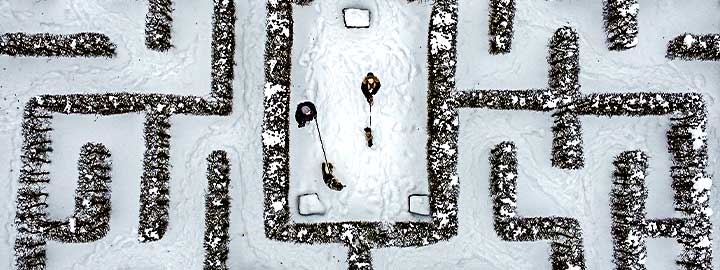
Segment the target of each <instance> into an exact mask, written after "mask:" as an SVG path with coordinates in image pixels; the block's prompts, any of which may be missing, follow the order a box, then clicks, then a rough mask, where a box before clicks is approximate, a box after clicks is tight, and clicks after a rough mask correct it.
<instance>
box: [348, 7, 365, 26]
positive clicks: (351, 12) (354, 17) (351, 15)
mask: <svg viewBox="0 0 720 270" xmlns="http://www.w3.org/2000/svg"><path fill="white" fill-rule="evenodd" d="M343 18H344V20H345V27H347V28H368V27H370V11H369V10H367V9H359V8H344V9H343Z"/></svg>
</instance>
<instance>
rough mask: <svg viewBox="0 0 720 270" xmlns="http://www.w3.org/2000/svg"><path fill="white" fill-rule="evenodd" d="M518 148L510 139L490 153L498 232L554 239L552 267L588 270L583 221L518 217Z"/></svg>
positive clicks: (508, 238)
mask: <svg viewBox="0 0 720 270" xmlns="http://www.w3.org/2000/svg"><path fill="white" fill-rule="evenodd" d="M517 163H518V162H517V151H516V149H515V145H514V144H513V143H511V142H504V143H501V144H499V145H497V146H495V147H494V148H493V149H492V151H491V153H490V166H491V171H490V196H491V197H492V198H491V199H492V202H493V216H494V221H495V231H496V232H497V234H498V236H500V238H501V239H503V240H505V241H542V240H550V241H552V244H551V245H550V246H551V250H552V254H551V255H550V263H551V265H552V268H553V269H585V257H584V254H583V253H584V252H583V241H582V230H581V229H580V222H578V220H577V219H574V218H567V217H532V218H522V217H518V216H517V213H516V210H517V192H516V186H517V178H518V172H517V165H518V164H517Z"/></svg>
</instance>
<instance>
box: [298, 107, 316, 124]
mask: <svg viewBox="0 0 720 270" xmlns="http://www.w3.org/2000/svg"><path fill="white" fill-rule="evenodd" d="M315 117H317V109H316V108H315V104H313V103H312V102H310V101H305V102H303V103H300V104H298V105H297V109H295V121H297V122H298V128H302V127H304V126H305V124H306V123H307V122H310V121H312V120H314V119H315Z"/></svg>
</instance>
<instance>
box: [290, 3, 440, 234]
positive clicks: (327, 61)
mask: <svg viewBox="0 0 720 270" xmlns="http://www.w3.org/2000/svg"><path fill="white" fill-rule="evenodd" d="M357 4H358V3H356V2H352V1H314V2H313V4H312V5H310V6H309V7H299V6H295V7H294V17H295V18H294V19H295V25H294V43H293V55H292V57H293V62H292V65H293V68H292V86H291V98H290V106H291V108H292V110H293V113H294V109H295V106H297V104H298V103H300V102H302V101H305V100H310V101H312V102H314V103H315V105H316V106H317V109H318V119H317V120H318V123H319V127H320V131H321V132H322V136H323V137H322V139H323V141H324V143H325V148H326V150H327V155H328V160H329V161H330V162H332V163H333V164H334V165H335V176H337V177H338V178H339V179H340V180H341V181H342V182H343V183H344V184H345V185H347V187H346V188H345V189H343V190H342V191H340V192H337V191H332V190H330V189H329V188H327V187H326V186H325V184H324V183H323V181H322V174H321V170H320V168H321V167H320V166H321V165H320V164H321V163H322V162H323V154H322V150H321V148H320V141H319V138H318V136H317V131H316V127H315V123H310V125H309V126H306V127H305V128H302V129H299V128H298V127H297V123H296V122H295V120H294V119H292V120H291V122H290V155H291V156H290V194H289V195H290V201H291V209H293V217H294V219H295V220H296V221H298V222H323V221H355V220H362V221H388V220H389V221H398V220H403V221H407V220H419V219H421V217H415V216H413V215H412V214H410V213H409V212H408V196H409V195H410V194H415V193H421V194H427V188H428V187H427V185H428V182H427V172H426V154H425V153H426V151H425V145H426V143H427V135H426V128H425V127H426V121H427V120H426V119H427V98H426V97H427V69H426V63H427V56H426V53H427V49H426V44H427V32H428V24H429V17H430V5H429V4H417V3H414V4H408V3H405V2H403V1H377V2H368V3H363V4H364V5H365V4H366V5H368V6H360V8H363V9H367V10H370V11H371V12H372V13H373V14H374V15H373V16H374V17H375V19H374V21H373V27H372V28H369V29H366V31H361V32H358V31H353V30H351V29H347V28H345V26H344V22H343V18H342V16H339V15H340V14H341V12H342V10H343V9H344V8H347V7H349V6H355V7H357ZM368 72H373V73H374V74H375V75H376V76H377V77H378V78H379V79H380V82H381V83H382V88H381V89H380V91H379V93H378V94H377V95H376V96H375V105H374V106H373V108H372V109H373V118H372V130H373V135H374V142H375V144H376V145H375V146H374V148H375V149H370V148H368V147H367V145H366V142H365V138H364V132H363V128H365V127H366V126H367V125H368V124H369V119H368V116H369V109H370V108H369V106H368V103H367V102H366V101H365V98H364V96H363V95H362V92H361V90H360V84H361V82H362V79H363V77H364V76H365V75H366V74H367V73H368ZM307 193H317V194H318V197H319V198H320V201H322V203H323V204H324V205H326V206H327V212H326V214H325V215H322V216H312V217H301V216H300V215H299V214H298V213H297V209H298V208H297V205H295V204H296V203H297V200H296V198H297V196H299V195H301V194H307Z"/></svg>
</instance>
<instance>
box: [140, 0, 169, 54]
mask: <svg viewBox="0 0 720 270" xmlns="http://www.w3.org/2000/svg"><path fill="white" fill-rule="evenodd" d="M172 5H173V2H172V0H149V1H148V13H147V15H146V16H145V46H147V47H148V49H151V50H155V51H161V52H162V51H167V50H169V49H170V48H172V44H171V43H170V39H171V31H172V21H173V18H172V11H173V7H172Z"/></svg>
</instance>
